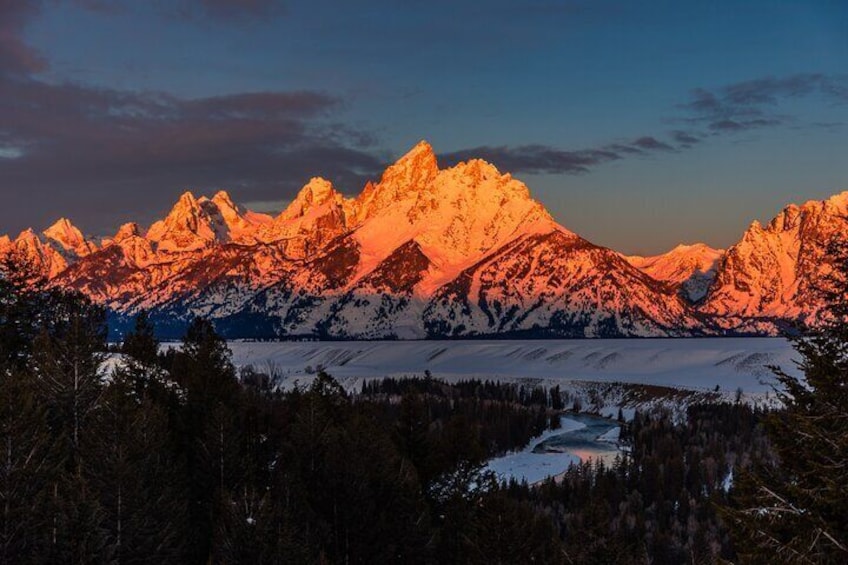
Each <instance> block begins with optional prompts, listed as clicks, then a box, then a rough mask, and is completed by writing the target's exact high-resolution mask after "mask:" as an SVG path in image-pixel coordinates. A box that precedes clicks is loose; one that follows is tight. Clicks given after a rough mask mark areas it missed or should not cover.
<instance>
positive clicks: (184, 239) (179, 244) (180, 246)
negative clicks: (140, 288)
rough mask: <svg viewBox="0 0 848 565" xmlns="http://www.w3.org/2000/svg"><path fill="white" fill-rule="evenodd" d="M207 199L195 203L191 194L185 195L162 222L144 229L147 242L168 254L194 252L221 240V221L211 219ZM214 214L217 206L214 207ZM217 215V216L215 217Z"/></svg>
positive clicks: (187, 192) (209, 202) (220, 219)
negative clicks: (154, 244) (152, 243)
mask: <svg viewBox="0 0 848 565" xmlns="http://www.w3.org/2000/svg"><path fill="white" fill-rule="evenodd" d="M206 204H212V206H214V204H213V203H212V202H211V201H209V199H207V198H201V199H200V200H198V199H197V198H195V196H194V194H192V193H191V191H186V192H184V193H183V194H182V195H181V196H180V198H179V200H178V201H177V203H176V204H175V205H174V207H173V208H171V211H170V212H169V213H168V215H167V216H166V217H165V219H164V220H160V221H158V222H155V223H154V224H153V225H152V226H150V229H149V230H147V236H146V237H147V239H148V240H150V241H152V242H155V243H156V244H157V249H158V250H159V251H165V252H169V253H174V252H181V251H196V250H198V249H202V248H204V247H208V246H209V245H210V244H211V243H213V242H215V241H219V240H221V235H223V234H222V233H221V226H220V225H216V224H220V223H223V219H222V218H220V217H219V218H218V222H216V221H215V219H214V218H212V217H210V210H208V209H205V208H207V207H206V206H205V205H206ZM214 208H215V211H217V206H214ZM217 215H218V216H220V213H218V214H217Z"/></svg>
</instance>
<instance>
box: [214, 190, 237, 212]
mask: <svg viewBox="0 0 848 565" xmlns="http://www.w3.org/2000/svg"><path fill="white" fill-rule="evenodd" d="M212 202H214V203H215V204H216V205H217V206H218V207H219V208H227V209H231V210H239V206H238V205H237V204H236V203H235V202H233V199H232V198H230V194H229V193H228V192H227V191H226V190H219V191H218V192H216V193H215V196H213V197H212Z"/></svg>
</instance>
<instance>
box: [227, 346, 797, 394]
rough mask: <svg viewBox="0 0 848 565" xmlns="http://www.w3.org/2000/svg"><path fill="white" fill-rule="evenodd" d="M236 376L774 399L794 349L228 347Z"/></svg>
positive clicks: (285, 381) (353, 383)
mask: <svg viewBox="0 0 848 565" xmlns="http://www.w3.org/2000/svg"><path fill="white" fill-rule="evenodd" d="M229 346H230V349H231V350H232V352H233V361H234V363H235V364H236V365H237V366H246V365H252V366H253V367H254V368H255V369H256V370H258V371H262V372H268V373H274V374H277V375H278V376H279V377H280V379H281V383H282V384H283V385H284V386H286V385H291V384H293V383H294V382H295V381H298V382H300V383H305V382H308V380H310V379H311V375H312V374H314V373H315V372H316V371H317V370H318V369H319V368H323V369H324V370H325V371H327V372H328V373H330V374H331V375H332V376H333V377H335V378H336V379H338V380H339V381H340V382H341V383H342V384H343V385H344V386H345V387H346V388H348V389H354V388H356V387H358V386H360V385H361V382H362V380H363V379H373V378H381V377H386V376H404V375H419V376H421V375H423V374H424V373H425V371H429V373H430V374H431V375H432V376H433V377H436V378H441V379H445V380H448V381H451V380H459V379H468V378H479V379H491V380H501V381H507V380H519V379H529V380H533V381H537V382H540V383H541V384H550V385H554V384H557V383H563V384H564V383H568V382H598V383H614V382H620V383H635V384H643V385H657V386H663V387H674V388H681V389H687V390H694V391H715V389H716V387H717V386H718V388H719V391H722V392H727V393H733V392H735V391H736V390H737V389H739V388H741V389H742V391H743V392H744V393H745V394H746V395H747V394H758V395H759V394H765V393H767V392H768V391H770V390H771V385H772V384H773V382H774V380H773V377H772V375H771V372H770V371H769V369H768V366H769V365H777V366H780V367H782V368H783V369H784V370H787V371H794V370H795V365H794V363H793V361H792V360H793V359H794V358H795V357H796V356H795V354H794V350H793V349H792V347H791V344H790V343H789V342H787V341H786V340H784V339H780V338H697V339H586V340H464V341H435V340H433V341H431V340H423V341H331V342H326V341H325V342H315V341H311V342H290V341H287V342H242V341H233V342H230V343H229Z"/></svg>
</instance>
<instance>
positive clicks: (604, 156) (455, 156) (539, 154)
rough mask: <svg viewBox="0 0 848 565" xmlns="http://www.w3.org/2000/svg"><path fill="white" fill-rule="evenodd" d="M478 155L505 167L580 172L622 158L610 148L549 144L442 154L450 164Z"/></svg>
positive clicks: (480, 148) (506, 169) (528, 171)
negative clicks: (568, 148)
mask: <svg viewBox="0 0 848 565" xmlns="http://www.w3.org/2000/svg"><path fill="white" fill-rule="evenodd" d="M474 158H479V159H484V160H486V161H489V162H491V163H493V164H495V165H496V166H497V167H498V168H500V169H501V170H504V171H511V172H515V173H531V174H533V173H555V174H556V173H566V174H580V173H586V172H588V171H589V169H591V168H593V167H596V166H598V165H600V164H602V163H606V162H609V161H614V160H617V159H621V154H620V153H618V152H615V151H613V150H610V149H587V150H579V151H563V150H561V149H556V148H554V147H549V146H546V145H521V146H518V147H507V146H500V147H489V146H485V145H484V146H480V147H474V148H472V149H463V150H461V151H455V152H453V153H445V154H443V155H440V159H441V160H443V161H445V162H446V163H448V164H454V163H457V162H459V161H466V160H468V159H474Z"/></svg>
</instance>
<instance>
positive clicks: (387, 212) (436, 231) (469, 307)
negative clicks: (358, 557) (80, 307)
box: [0, 141, 848, 339]
mask: <svg viewBox="0 0 848 565" xmlns="http://www.w3.org/2000/svg"><path fill="white" fill-rule="evenodd" d="M846 214H848V192H845V193H842V194H839V195H836V196H834V197H832V198H830V199H828V200H825V201H810V202H807V203H806V204H804V205H802V206H795V205H790V206H788V207H787V208H785V209H784V210H783V212H782V213H781V214H779V215H778V216H777V217H776V218H775V219H774V220H772V221H771V222H770V223H769V224H768V225H767V226H766V227H762V226H760V225H759V223H757V222H754V223H753V224H752V225H751V227H750V228H749V229H748V230H747V231H746V232H745V234H744V236H743V237H742V239H741V240H740V242H739V243H737V244H736V245H734V246H732V247H730V248H729V249H728V250H727V251H723V250H716V249H712V248H710V247H708V246H706V245H703V244H695V245H681V246H678V247H676V248H675V249H673V250H671V251H669V252H668V253H665V254H663V255H659V256H655V257H634V256H630V257H628V256H623V255H621V254H618V253H616V252H614V251H612V250H610V249H607V248H604V247H600V246H597V245H594V244H592V243H590V242H589V241H587V240H585V239H583V238H581V237H580V236H578V235H577V234H575V233H573V232H571V231H569V230H568V229H566V228H564V227H563V226H560V225H559V224H557V223H556V222H555V221H554V220H553V218H552V217H551V216H550V214H549V213H548V212H547V211H546V210H545V208H544V207H543V206H542V205H541V204H540V203H539V202H537V201H535V200H533V198H532V197H531V196H530V192H529V190H528V188H527V186H525V185H524V184H523V183H522V182H520V181H518V180H516V179H514V178H512V176H511V175H510V174H509V173H501V172H500V171H498V170H497V169H496V168H495V167H494V166H492V165H491V164H489V163H487V162H485V161H482V160H479V159H472V160H470V161H467V162H463V163H459V164H458V165H456V166H454V167H451V168H447V169H440V168H439V166H438V163H437V160H436V156H435V154H434V152H433V148H432V147H431V146H430V145H429V144H428V143H427V142H425V141H422V142H420V143H418V144H417V145H416V146H415V147H413V148H412V149H411V150H410V151H409V152H408V153H407V154H406V155H404V156H403V157H401V158H400V159H399V160H398V161H397V162H396V163H394V164H393V165H391V166H390V167H389V168H387V169H386V171H385V172H384V173H383V175H382V177H381V179H380V180H379V181H378V182H369V183H368V184H367V185H366V186H365V187H364V188H363V190H362V191H361V192H360V194H359V195H358V196H356V197H354V198H348V197H345V196H344V195H343V194H342V193H340V192H339V191H338V190H336V188H335V187H333V185H332V184H331V183H330V182H329V181H327V180H324V179H321V178H313V179H312V180H310V181H309V183H307V184H306V186H304V187H303V189H302V190H301V191H300V193H299V194H298V195H297V197H296V198H295V199H294V200H293V201H292V202H291V204H290V205H289V206H288V207H287V208H286V209H285V210H284V211H283V212H281V213H280V214H279V215H277V216H276V217H272V216H269V215H266V214H259V213H256V212H252V211H249V210H245V209H244V208H242V207H240V206H239V205H237V204H236V203H234V202H233V201H232V200H231V199H230V197H229V195H228V194H227V193H226V192H224V191H219V192H218V193H217V194H215V195H214V196H213V197H212V198H207V197H195V195H193V194H192V193H191V192H185V193H184V194H183V195H182V196H181V197H180V198H179V200H178V201H177V203H176V204H175V205H174V207H173V208H172V210H171V211H170V212H169V213H168V214H167V216H166V217H165V218H163V219H162V220H160V221H157V222H154V223H153V224H152V225H151V226H150V227H149V228H148V229H146V230H145V229H143V228H141V227H140V226H138V225H137V224H135V223H127V224H124V225H123V226H121V228H120V229H119V230H118V232H117V233H116V234H115V235H114V236H113V237H111V238H106V239H103V240H101V241H94V240H92V239H90V238H85V237H84V236H83V232H82V231H80V230H79V229H78V228H76V227H75V226H74V225H73V224H72V223H71V222H70V221H69V220H67V219H65V218H62V219H60V220H59V221H57V222H56V223H55V224H54V225H52V226H51V227H49V228H47V229H46V230H44V231H43V232H41V233H37V232H35V231H34V230H26V231H24V232H22V233H21V234H20V235H19V236H17V237H16V238H14V239H12V238H10V237H8V236H3V237H0V255H6V254H9V253H17V254H19V255H22V256H24V257H26V258H27V259H28V260H29V261H30V263H31V264H32V265H33V266H34V267H35V268H36V269H38V270H39V272H40V273H41V274H43V275H44V276H45V277H47V278H48V279H49V281H50V284H52V285H55V286H57V287H63V288H70V289H76V290H79V291H81V292H83V293H84V294H86V295H88V296H89V297H91V298H92V300H94V301H95V302H98V303H100V304H103V305H105V306H106V307H107V308H108V309H109V311H110V312H111V313H112V315H113V316H112V319H113V321H114V328H115V329H117V330H120V327H121V324H122V323H123V322H125V321H126V320H128V319H129V318H131V317H132V316H133V315H134V314H136V313H137V312H139V311H141V310H142V309H145V310H149V311H150V312H151V314H152V316H153V318H154V319H155V320H157V321H158V322H160V324H161V326H160V327H161V328H162V331H163V334H165V335H169V334H171V333H173V334H174V335H176V334H179V333H180V332H181V331H182V327H184V325H185V324H186V322H187V321H188V320H190V319H191V318H192V317H193V316H198V315H199V316H206V317H209V318H211V319H213V320H214V321H215V322H216V325H217V326H218V328H219V330H221V331H222V332H223V333H224V334H225V335H227V336H229V337H233V338H238V337H241V338H269V339H270V338H282V337H292V336H312V337H323V338H338V339H354V338H357V339H398V338H399V339H418V338H436V337H471V336H487V335H504V336H507V335H510V336H527V337H627V336H640V337H669V336H697V335H725V334H758V335H773V334H775V333H776V332H777V331H778V329H779V328H780V327H781V326H782V325H785V324H788V323H791V322H793V321H797V320H805V321H811V320H814V319H815V316H816V314H817V312H818V310H819V309H820V307H821V304H820V303H819V302H818V301H817V298H816V296H815V294H814V293H813V291H812V288H813V283H814V281H815V280H816V278H817V277H818V276H820V274H821V272H822V269H823V268H824V267H823V266H824V265H826V264H827V257H826V256H825V247H826V245H827V242H828V241H829V240H830V239H832V238H834V237H843V236H844V235H845V234H846V233H848V226H846V224H845V222H846V220H845V216H846Z"/></svg>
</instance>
